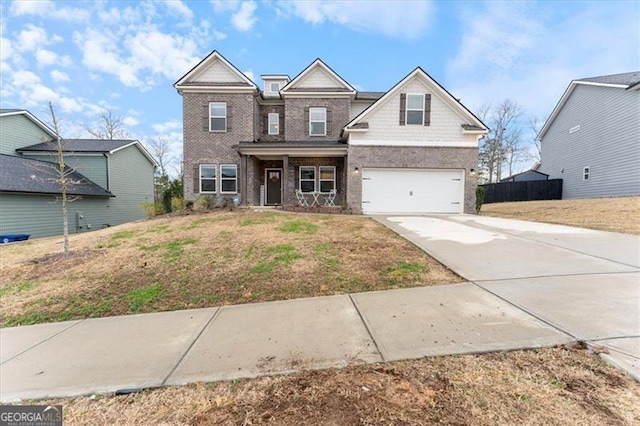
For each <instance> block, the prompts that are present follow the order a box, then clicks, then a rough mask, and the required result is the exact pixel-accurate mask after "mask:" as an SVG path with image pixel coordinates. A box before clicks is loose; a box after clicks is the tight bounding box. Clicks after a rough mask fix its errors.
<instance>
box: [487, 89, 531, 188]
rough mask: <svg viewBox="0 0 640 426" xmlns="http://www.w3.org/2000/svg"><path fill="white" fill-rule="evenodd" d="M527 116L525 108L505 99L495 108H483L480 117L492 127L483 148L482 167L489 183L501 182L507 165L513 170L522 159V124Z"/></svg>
mask: <svg viewBox="0 0 640 426" xmlns="http://www.w3.org/2000/svg"><path fill="white" fill-rule="evenodd" d="M523 114H524V111H523V109H522V107H521V106H520V105H519V104H518V103H517V102H514V101H512V100H511V99H505V100H504V101H502V102H501V103H500V104H499V105H498V106H496V107H495V108H491V106H490V105H489V106H487V105H484V106H482V107H481V108H480V111H479V117H480V118H481V119H482V120H483V121H484V122H485V123H487V124H488V125H489V128H490V129H491V130H490V132H489V134H488V135H487V136H485V138H484V139H483V140H482V141H481V144H480V153H479V157H480V166H481V168H482V169H484V170H485V171H486V172H487V174H488V180H489V182H498V181H500V179H501V178H502V171H503V168H504V166H505V164H506V165H508V166H509V171H510V172H511V171H512V170H513V166H514V165H515V163H516V161H517V160H519V159H520V157H521V155H522V152H523V148H522V147H521V144H520V142H521V136H520V135H521V132H520V127H519V124H518V122H519V120H520V118H521V117H522V115H523Z"/></svg>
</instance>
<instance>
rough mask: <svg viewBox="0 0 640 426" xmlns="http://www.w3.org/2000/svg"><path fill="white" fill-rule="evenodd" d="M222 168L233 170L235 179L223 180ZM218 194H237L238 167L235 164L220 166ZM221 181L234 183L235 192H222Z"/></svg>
mask: <svg viewBox="0 0 640 426" xmlns="http://www.w3.org/2000/svg"><path fill="white" fill-rule="evenodd" d="M223 167H233V168H234V169H236V177H235V178H223V177H222V168H223ZM219 180H220V193H221V194H237V193H238V165H237V164H220V178H219ZM223 180H232V181H234V182H235V183H236V190H235V191H223V190H222V181H223Z"/></svg>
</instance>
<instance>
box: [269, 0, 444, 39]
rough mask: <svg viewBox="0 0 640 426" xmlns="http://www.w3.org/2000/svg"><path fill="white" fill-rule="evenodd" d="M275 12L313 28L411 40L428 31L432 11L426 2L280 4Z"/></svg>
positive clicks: (332, 1)
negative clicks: (319, 26) (335, 26)
mask: <svg viewBox="0 0 640 426" xmlns="http://www.w3.org/2000/svg"><path fill="white" fill-rule="evenodd" d="M277 12H278V13H279V14H280V15H283V16H291V15H293V16H297V17H299V18H302V19H303V20H304V21H307V22H310V23H312V24H322V23H323V22H332V23H335V24H339V25H345V26H348V27H349V28H352V29H354V30H356V31H362V32H369V33H382V34H385V35H388V36H393V37H402V38H409V39H412V38H417V37H420V36H421V35H423V34H424V33H425V32H426V31H427V30H428V27H429V23H430V22H431V18H432V15H433V13H434V8H433V6H432V4H431V2H427V1H420V2H418V1H393V2H361V1H335V0H328V1H303V2H288V1H281V2H279V4H278V8H277Z"/></svg>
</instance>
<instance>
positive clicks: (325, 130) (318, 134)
mask: <svg viewBox="0 0 640 426" xmlns="http://www.w3.org/2000/svg"><path fill="white" fill-rule="evenodd" d="M313 109H320V110H322V111H323V112H324V120H311V110H313ZM311 123H324V132H323V133H322V134H320V133H311V129H312V128H313V126H312V125H311ZM309 136H327V108H326V107H310V108H309Z"/></svg>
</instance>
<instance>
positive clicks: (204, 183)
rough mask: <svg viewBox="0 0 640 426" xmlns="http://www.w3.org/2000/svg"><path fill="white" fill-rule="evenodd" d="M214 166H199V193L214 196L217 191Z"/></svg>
mask: <svg viewBox="0 0 640 426" xmlns="http://www.w3.org/2000/svg"><path fill="white" fill-rule="evenodd" d="M216 171H217V170H216V166H215V164H201V165H200V193H201V194H215V193H216V190H217V185H216V183H217V179H216Z"/></svg>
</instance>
